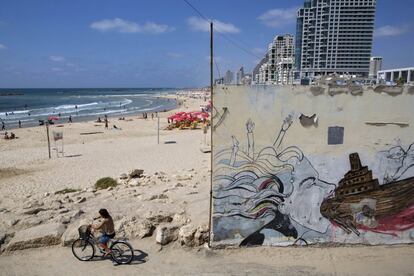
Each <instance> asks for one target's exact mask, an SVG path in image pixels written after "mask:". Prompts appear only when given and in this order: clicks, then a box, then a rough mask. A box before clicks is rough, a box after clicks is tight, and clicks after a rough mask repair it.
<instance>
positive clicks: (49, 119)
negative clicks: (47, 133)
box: [47, 116, 59, 121]
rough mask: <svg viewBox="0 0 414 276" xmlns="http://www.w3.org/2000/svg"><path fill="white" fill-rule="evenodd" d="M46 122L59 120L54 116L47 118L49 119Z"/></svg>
mask: <svg viewBox="0 0 414 276" xmlns="http://www.w3.org/2000/svg"><path fill="white" fill-rule="evenodd" d="M47 120H48V121H59V118H58V117H56V116H49V117H47Z"/></svg>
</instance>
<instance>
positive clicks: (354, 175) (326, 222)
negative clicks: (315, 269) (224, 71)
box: [213, 115, 414, 246]
mask: <svg viewBox="0 0 414 276" xmlns="http://www.w3.org/2000/svg"><path fill="white" fill-rule="evenodd" d="M293 121H294V120H293V116H292V115H289V116H288V117H287V118H286V119H285V120H284V121H283V123H282V126H281V127H280V129H279V130H278V131H277V132H275V135H274V137H275V139H274V141H273V143H271V144H270V145H267V146H261V147H260V146H258V145H257V144H256V143H255V135H254V128H255V123H254V122H253V120H251V119H248V120H247V122H246V123H245V134H246V136H245V137H240V138H238V137H235V136H234V135H232V136H231V137H229V141H231V142H230V144H231V146H228V147H224V148H221V149H219V150H217V151H215V152H214V156H213V158H214V162H215V163H214V171H213V183H214V185H213V187H214V188H213V199H214V201H213V233H214V235H213V239H214V240H215V241H220V240H231V241H232V243H235V244H238V245H239V246H254V245H264V244H278V245H293V244H295V243H297V242H298V241H305V242H306V243H308V242H310V243H313V242H336V241H338V240H337V237H336V235H337V233H341V234H343V235H345V236H352V235H354V236H355V237H360V236H361V233H368V232H371V233H377V234H382V235H391V236H397V234H396V233H399V232H403V231H406V230H410V229H414V177H405V176H406V175H410V174H411V173H412V172H410V171H411V170H413V169H414V150H413V148H414V147H413V144H411V145H409V146H408V147H407V148H404V147H403V146H396V147H392V148H390V149H389V150H386V151H382V152H380V155H381V156H382V159H381V163H382V165H381V168H383V170H384V171H383V173H384V176H383V184H380V183H379V181H378V179H376V178H374V177H373V173H372V171H371V170H369V168H368V166H363V165H362V163H361V160H360V157H359V154H358V153H351V154H350V155H349V163H350V170H349V171H348V172H347V173H345V175H344V177H343V178H342V179H341V180H340V181H339V182H338V183H337V184H335V183H330V182H329V181H326V180H322V179H320V177H319V173H318V171H317V170H316V169H315V167H314V166H313V165H312V163H311V162H310V161H309V159H308V158H307V157H306V155H305V154H304V152H303V151H302V150H301V149H300V148H299V147H297V146H287V147H283V146H282V145H283V144H286V143H283V141H284V140H285V139H286V136H287V133H288V131H289V128H290V127H291V126H292V124H293ZM411 175H412V174H411ZM338 230H339V231H342V232H338ZM266 241H267V242H266ZM354 241H356V242H357V241H360V240H358V239H355V240H354Z"/></svg>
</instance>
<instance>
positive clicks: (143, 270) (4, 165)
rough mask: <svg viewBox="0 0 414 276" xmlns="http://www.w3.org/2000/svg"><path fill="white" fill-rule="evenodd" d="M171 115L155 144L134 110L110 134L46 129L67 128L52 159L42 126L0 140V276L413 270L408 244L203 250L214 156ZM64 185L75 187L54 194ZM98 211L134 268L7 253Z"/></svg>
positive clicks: (84, 125)
mask: <svg viewBox="0 0 414 276" xmlns="http://www.w3.org/2000/svg"><path fill="white" fill-rule="evenodd" d="M202 104H205V103H204V101H202V100H200V99H190V98H186V99H185V102H184V103H183V105H182V106H181V107H180V108H179V110H183V111H193V110H199V108H200V105H202ZM174 112H176V110H175V111H171V112H168V113H160V117H161V118H160V122H161V123H160V126H161V129H162V130H161V131H160V144H158V143H157V119H156V118H155V119H151V117H150V118H149V119H147V120H144V119H142V118H141V117H140V116H131V117H127V118H126V120H125V121H123V120H122V121H119V120H117V119H114V118H110V129H108V130H105V129H104V125H103V124H98V123H95V122H80V123H76V122H75V123H72V124H64V125H63V126H62V127H56V126H52V127H51V129H50V131H51V132H52V131H63V135H64V155H65V157H60V158H57V157H56V151H53V150H52V159H50V160H49V159H48V151H47V140H46V129H45V127H44V126H39V127H32V128H24V129H17V130H15V133H16V135H17V136H18V137H19V139H15V140H3V139H2V140H0V152H1V159H0V176H1V177H0V194H1V195H2V197H1V199H0V235H3V236H4V243H3V244H2V245H1V249H2V251H4V250H5V251H4V252H2V254H1V255H0V268H1V271H2V274H3V275H56V274H57V273H62V272H63V273H65V274H71V275H84V274H86V273H88V274H91V275H102V274H104V275H106V274H109V273H111V274H115V275H136V274H137V273H140V274H142V275H413V274H412V273H413V271H414V265H413V264H412V262H411V258H410V256H412V255H413V253H414V248H413V247H412V246H393V247H390V246H379V247H360V246H358V247H335V248H332V247H327V248H313V247H309V248H292V247H290V248H267V247H260V248H250V249H214V250H211V249H208V248H207V247H206V245H205V244H204V241H205V238H206V236H207V235H208V233H207V232H206V231H207V230H206V229H207V227H208V216H209V214H208V208H209V189H210V154H209V153H202V152H201V151H200V147H202V146H203V143H204V138H205V137H204V134H203V132H202V130H201V129H197V130H177V129H175V130H172V131H168V130H163V129H164V128H165V127H166V126H167V119H166V117H167V116H168V115H169V114H171V113H174ZM114 124H115V125H116V126H117V127H118V128H120V130H117V129H113V125H114ZM85 133H86V134H85ZM91 133H94V134H91ZM207 137H208V139H207V140H208V141H207V142H208V143H210V141H209V137H210V135H209V133H208V134H207ZM165 142H167V143H165ZM59 143H60V142H59ZM52 146H53V147H54V143H53V142H52ZM135 169H142V170H144V175H143V177H141V178H139V179H132V180H130V181H125V180H122V179H119V178H123V177H122V174H128V173H129V172H130V171H132V170H135ZM106 176H109V177H113V178H115V179H118V180H119V182H120V184H119V185H118V186H117V187H116V188H109V189H107V190H98V191H96V190H94V189H93V185H94V183H95V182H96V181H97V180H98V179H99V178H102V177H106ZM63 189H75V190H76V191H74V192H71V193H68V194H56V192H57V191H61V190H63ZM99 208H107V209H109V210H110V212H111V213H112V215H113V217H114V219H115V224H116V228H117V232H118V233H119V235H123V236H126V237H128V238H129V239H131V243H132V244H133V245H134V247H135V249H136V250H138V251H136V255H137V256H136V258H135V260H134V261H133V263H132V264H131V265H127V266H114V265H113V264H112V263H111V262H110V261H109V260H105V261H100V260H101V259H100V258H97V259H96V260H97V261H93V262H87V263H82V262H79V261H77V260H76V259H75V258H74V257H73V255H72V252H71V250H70V248H69V247H62V246H61V245H55V246H50V247H42V248H32V249H25V250H17V251H14V250H10V251H9V250H7V248H8V246H10V244H11V243H13V239H14V236H15V235H18V234H16V233H18V232H19V231H24V230H25V229H30V228H33V227H39V226H42V225H50V224H63V225H64V226H65V229H66V231H65V233H64V234H63V236H62V243H64V242H67V243H70V241H71V239H73V238H75V237H76V235H77V231H76V229H77V227H78V226H79V225H80V224H82V223H89V222H90V221H91V218H92V217H93V216H95V215H96V211H97V210H98V209H99ZM167 222H168V224H166V223H167ZM148 224H150V225H151V227H149V228H148V227H144V226H143V225H148ZM162 225H166V227H172V228H170V229H181V228H183V227H185V226H186V227H189V228H190V229H193V230H192V231H193V235H192V236H191V237H194V236H195V235H197V233H201V234H200V235H199V240H198V241H196V242H195V243H194V241H193V240H191V241H190V242H189V243H188V244H186V243H187V240H185V239H184V238H185V237H184V238H183V235H184V236H185V234H182V233H181V231H180V235H179V236H178V237H175V239H174V240H175V241H173V242H170V243H169V244H167V245H165V246H163V245H160V244H158V243H156V241H155V236H156V234H155V232H156V231H154V228H159V227H160V226H162ZM171 225H172V226H171ZM177 227H178V228H177ZM194 233H196V234H194ZM143 236H145V238H143ZM200 237H201V238H200ZM315 256H317V258H316V257H315ZM247 260H248V261H247ZM74 267H76V270H74V269H73V268H74ZM373 268H375V269H373ZM374 271H375V272H374Z"/></svg>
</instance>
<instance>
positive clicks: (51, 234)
mask: <svg viewBox="0 0 414 276" xmlns="http://www.w3.org/2000/svg"><path fill="white" fill-rule="evenodd" d="M65 229H66V227H65V226H64V225H63V224H59V223H51V224H44V225H39V226H35V227H32V228H28V229H25V230H22V231H19V232H17V233H16V234H15V235H14V237H13V238H12V239H11V240H10V242H9V243H8V245H7V247H6V251H14V250H21V249H26V248H35V247H42V246H49V245H55V244H59V243H60V238H61V237H62V235H63V233H64V232H65Z"/></svg>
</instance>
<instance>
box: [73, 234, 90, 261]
mask: <svg viewBox="0 0 414 276" xmlns="http://www.w3.org/2000/svg"><path fill="white" fill-rule="evenodd" d="M72 253H73V255H74V256H75V257H76V258H77V259H78V260H80V261H89V260H90V259H92V258H93V257H94V256H95V247H94V246H93V245H92V243H91V242H90V241H88V240H84V239H77V240H76V241H74V242H73V243H72Z"/></svg>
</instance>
